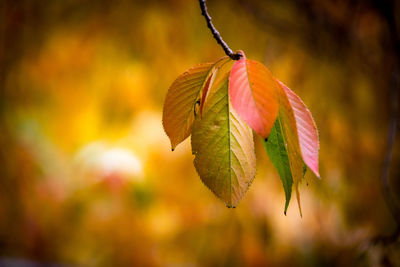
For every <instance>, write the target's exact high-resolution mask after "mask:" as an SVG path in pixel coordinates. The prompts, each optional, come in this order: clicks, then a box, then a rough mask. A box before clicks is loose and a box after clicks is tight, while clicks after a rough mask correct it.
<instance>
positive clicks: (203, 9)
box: [199, 0, 242, 60]
mask: <svg viewBox="0 0 400 267" xmlns="http://www.w3.org/2000/svg"><path fill="white" fill-rule="evenodd" d="M199 3H200V9H201V14H202V15H203V16H204V17H205V18H206V21H207V27H208V28H209V29H210V31H211V33H212V35H213V36H214V38H215V40H217V43H218V44H219V45H220V46H222V48H223V49H224V51H225V54H226V55H227V56H228V57H230V58H231V59H232V60H239V59H240V58H241V57H242V54H241V53H239V52H238V53H234V52H233V51H232V49H230V48H229V46H228V45H227V44H226V43H225V41H224V40H222V37H221V34H220V33H219V31H218V30H217V29H216V28H215V26H214V25H213V24H212V22H211V17H210V15H209V14H208V12H207V6H206V0H199Z"/></svg>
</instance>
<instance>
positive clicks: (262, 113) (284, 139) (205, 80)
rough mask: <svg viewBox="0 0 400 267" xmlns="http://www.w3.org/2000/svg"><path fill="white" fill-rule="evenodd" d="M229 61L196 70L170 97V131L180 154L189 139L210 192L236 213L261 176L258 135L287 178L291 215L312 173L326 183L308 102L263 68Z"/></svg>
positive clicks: (165, 120) (284, 181)
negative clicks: (256, 144) (301, 185)
mask: <svg viewBox="0 0 400 267" xmlns="http://www.w3.org/2000/svg"><path fill="white" fill-rule="evenodd" d="M240 53H241V54H242V57H241V58H240V59H239V60H237V61H234V60H231V59H230V58H229V57H222V58H221V59H219V60H217V61H216V62H214V63H205V64H199V65H196V66H194V67H192V68H190V69H188V70H187V71H186V72H184V73H183V74H182V75H180V76H179V77H178V78H177V79H176V80H175V81H174V83H173V84H172V85H171V87H170V88H169V90H168V93H167V97H166V99H165V103H164V111H163V126H164V129H165V132H166V133H167V135H168V137H169V138H170V140H171V145H172V150H174V149H175V147H176V146H177V145H178V144H179V143H181V142H182V141H183V140H185V139H186V138H187V137H188V136H189V135H192V136H191V142H192V153H193V154H194V155H195V159H194V165H195V167H196V170H197V172H198V174H199V175H200V178H201V179H202V181H203V182H204V184H205V185H206V186H207V187H208V188H210V189H211V191H212V192H214V194H215V195H216V196H217V197H219V198H220V199H222V200H223V201H224V202H225V204H226V205H227V206H228V207H235V206H236V205H237V203H238V202H239V201H240V199H241V198H242V197H243V195H244V193H245V192H246V191H247V190H248V188H249V186H250V184H251V183H252V181H253V179H254V176H255V169H256V157H255V151H254V141H253V130H254V132H255V133H257V134H258V135H259V136H261V137H262V139H263V144H264V147H265V149H266V151H267V153H268V156H269V158H270V160H271V162H272V163H273V165H274V166H275V168H276V169H277V171H278V173H279V176H280V178H281V181H282V184H283V187H284V191H285V196H286V203H285V214H286V210H287V207H288V204H289V201H290V197H291V193H292V186H293V184H294V186H295V189H296V195H297V200H298V204H299V210H300V214H301V206H300V197H299V191H298V184H299V182H300V181H301V180H302V178H303V177H304V174H305V170H306V168H307V167H308V168H309V169H310V170H312V171H313V172H314V174H315V175H316V176H317V177H319V171H318V150H319V141H318V132H317V129H316V126H315V123H314V120H313V118H312V116H311V113H310V111H309V110H308V109H307V107H306V106H305V105H304V103H303V102H302V101H301V99H300V98H299V97H298V96H297V95H296V94H295V93H294V92H293V91H291V90H290V89H289V88H288V87H286V86H285V85H284V84H283V83H282V82H280V81H279V80H277V79H276V78H275V77H273V75H272V74H271V72H270V71H269V70H268V69H267V68H266V67H265V66H264V65H263V64H261V63H259V62H257V61H254V60H249V59H247V58H246V57H245V55H244V53H243V52H242V51H241V52H240Z"/></svg>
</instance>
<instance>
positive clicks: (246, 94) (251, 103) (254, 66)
mask: <svg viewBox="0 0 400 267" xmlns="http://www.w3.org/2000/svg"><path fill="white" fill-rule="evenodd" d="M242 55H243V58H241V59H240V60H238V61H236V62H235V64H234V65H233V67H232V71H231V74H230V77H229V95H230V100H231V103H232V106H233V108H234V109H235V111H236V112H237V113H238V114H239V116H240V117H241V118H242V119H243V120H244V121H245V122H246V123H247V124H248V125H249V126H250V127H251V128H252V129H253V130H254V131H255V132H256V133H258V134H259V135H260V136H262V137H263V138H267V137H268V135H269V133H270V131H271V128H272V126H273V125H274V122H275V119H276V117H277V115H278V110H279V103H278V100H277V98H278V97H277V94H278V92H279V89H278V87H279V86H278V84H277V82H276V80H275V78H274V77H273V76H272V74H271V72H270V71H269V70H268V69H267V67H265V66H264V65H263V64H261V63H259V62H257V61H254V60H248V59H246V57H245V56H244V53H243V52H242Z"/></svg>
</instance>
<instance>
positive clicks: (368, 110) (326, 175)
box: [0, 0, 400, 266]
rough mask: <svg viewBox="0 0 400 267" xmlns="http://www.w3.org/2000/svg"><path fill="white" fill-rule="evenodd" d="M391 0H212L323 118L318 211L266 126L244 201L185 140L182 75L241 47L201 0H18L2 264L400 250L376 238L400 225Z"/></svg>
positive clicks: (13, 13) (4, 42)
mask: <svg viewBox="0 0 400 267" xmlns="http://www.w3.org/2000/svg"><path fill="white" fill-rule="evenodd" d="M374 2H376V1H372V0H370V1H358V2H357V1H346V0H337V1H333V0H331V1H316V0H302V1H288V0H285V1H272V0H269V1H254V0H253V1H213V0H210V1H208V8H209V12H210V15H211V16H212V17H213V22H214V24H215V26H216V27H217V29H218V30H219V31H220V33H221V35H222V37H223V38H224V40H225V41H226V42H227V43H228V44H229V45H230V47H231V48H232V49H233V50H237V49H242V50H244V51H245V52H246V54H247V57H248V58H250V59H254V60H258V61H260V62H262V63H264V64H265V65H266V66H267V67H268V68H269V69H270V70H271V71H272V72H273V74H274V75H275V76H276V77H277V78H278V79H280V80H281V81H283V82H284V83H285V84H287V85H288V86H289V87H290V88H291V89H292V90H293V91H295V92H296V93H297V94H298V95H299V96H300V97H301V98H302V99H303V100H304V102H305V103H306V105H307V106H308V108H309V109H310V110H311V112H312V114H313V116H314V118H315V121H316V124H317V126H318V128H319V133H320V141H321V150H320V168H321V177H322V179H321V180H318V179H317V178H316V177H315V176H313V175H312V174H311V172H310V171H309V172H308V173H307V174H306V181H307V183H308V186H307V185H306V182H304V183H302V184H301V186H300V192H301V197H302V206H303V218H300V216H299V213H298V210H297V204H296V202H295V198H294V197H293V198H292V201H291V204H290V206H289V209H288V214H287V216H284V214H283V209H284V191H283V187H282V185H281V182H280V180H279V177H278V174H277V172H276V171H275V169H274V168H273V166H272V165H271V163H270V162H269V160H268V158H267V155H266V152H265V151H264V150H263V147H262V145H261V143H260V140H258V139H257V140H256V153H257V175H256V178H255V181H254V183H253V184H252V185H251V187H250V190H249V191H248V192H247V194H246V195H245V196H244V198H243V199H242V201H241V202H240V203H239V205H238V207H237V208H236V209H227V208H226V207H225V206H224V204H223V202H222V201H220V200H218V199H217V198H216V197H215V196H214V195H213V194H212V193H211V192H210V191H209V190H208V189H207V188H206V187H205V186H204V185H203V184H202V182H201V180H200V178H199V177H198V175H197V174H196V171H195V168H194V166H193V163H192V162H193V156H192V155H191V150H190V140H189V139H188V140H186V141H185V142H184V143H183V144H181V145H179V146H178V147H177V149H176V150H175V151H174V152H173V153H172V152H171V149H170V144H169V140H168V138H167V136H166V134H165V133H164V131H163V129H162V124H161V115H162V105H163V101H164V97H165V95H166V92H167V90H168V87H169V86H170V84H171V83H172V82H173V81H174V79H175V78H176V77H177V76H178V75H179V74H181V73H182V72H184V71H185V70H186V69H188V68H189V67H191V66H193V65H195V64H198V63H202V62H211V61H215V60H216V59H218V58H219V57H221V56H223V51H222V49H221V47H220V46H218V45H217V43H216V42H215V40H214V39H213V38H212V36H211V33H210V32H209V29H208V28H207V27H206V24H205V20H204V18H203V17H202V16H201V13H200V9H199V4H198V2H197V1H195V0H193V1H185V0H168V1H132V0H117V1H102V0H97V1H79V0H65V1H34V0H20V1H12V0H2V1H0V12H1V13H0V93H1V95H0V149H1V153H0V160H1V170H0V175H1V177H0V266H36V265H32V264H38V266H43V265H44V264H54V265H51V266H377V265H378V266H379V265H380V264H382V265H385V264H386V263H390V264H392V266H395V265H396V264H399V265H400V255H399V251H400V245H399V243H398V242H397V243H394V244H388V245H382V244H374V243H372V242H370V240H371V239H372V238H374V237H375V236H377V235H387V234H391V233H392V232H393V231H394V229H395V223H394V220H393V219H392V217H391V214H390V213H389V210H388V208H387V206H386V204H385V201H384V198H383V195H382V190H381V185H380V179H381V178H380V177H381V172H382V163H383V160H384V156H385V145H386V142H387V137H386V136H387V131H388V125H389V116H390V88H391V86H392V72H393V68H394V65H395V62H396V54H395V52H394V49H393V46H392V45H391V41H390V40H391V39H390V32H389V30H388V25H387V20H386V17H385V15H383V14H382V12H381V10H380V9H379V7H377V6H376V5H374ZM399 8H400V7H399V3H397V5H395V9H394V12H395V14H397V15H399V14H400V12H397V11H399ZM397 17H399V16H397ZM397 136H398V135H397ZM398 141H399V138H398V137H397V139H396V143H395V146H394V148H395V149H394V155H393V159H392V165H391V166H392V168H391V173H390V174H391V177H392V181H391V186H392V190H394V192H395V193H397V195H398V194H399V192H400V191H399V190H398V188H399V187H400V186H399V185H400V183H399V180H398V177H400V161H399V159H400V149H399V147H400V146H399V145H398V144H399V142H398ZM393 178H397V181H396V179H393Z"/></svg>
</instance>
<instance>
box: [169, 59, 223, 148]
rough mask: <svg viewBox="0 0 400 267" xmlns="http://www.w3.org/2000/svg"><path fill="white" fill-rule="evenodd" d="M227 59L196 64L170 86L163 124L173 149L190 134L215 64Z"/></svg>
mask: <svg viewBox="0 0 400 267" xmlns="http://www.w3.org/2000/svg"><path fill="white" fill-rule="evenodd" d="M227 59H229V58H228V57H223V58H221V59H219V60H218V61H217V62H216V63H205V64H199V65H196V66H194V67H192V68H190V69H188V70H187V71H185V72H184V73H183V74H181V75H180V76H179V77H178V78H177V79H176V80H175V81H174V82H173V84H172V85H171V87H170V88H169V90H168V93H167V97H166V99H165V103H164V110H163V126H164V130H165V132H166V133H167V135H168V137H169V139H170V140H171V146H172V150H174V149H175V147H176V146H177V145H178V144H179V143H181V142H182V141H183V140H185V139H186V138H187V137H188V136H189V135H190V133H191V129H192V124H193V121H194V119H195V115H196V110H197V108H198V107H199V106H200V105H201V103H200V95H201V90H202V88H203V87H204V86H205V84H206V83H207V79H208V78H209V77H210V75H211V74H212V73H213V71H214V67H215V65H216V64H219V63H220V62H221V61H224V60H227ZM208 86H209V85H207V87H208Z"/></svg>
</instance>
